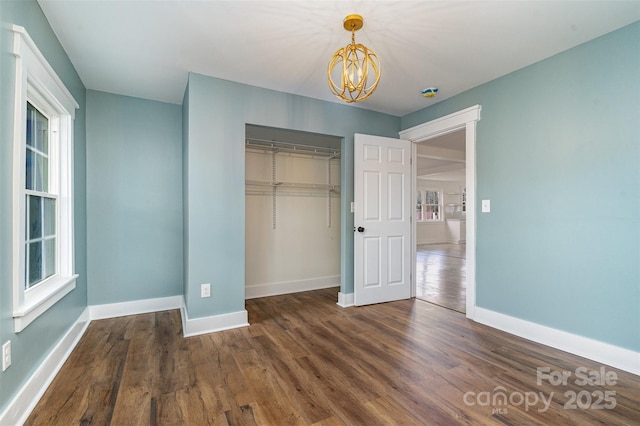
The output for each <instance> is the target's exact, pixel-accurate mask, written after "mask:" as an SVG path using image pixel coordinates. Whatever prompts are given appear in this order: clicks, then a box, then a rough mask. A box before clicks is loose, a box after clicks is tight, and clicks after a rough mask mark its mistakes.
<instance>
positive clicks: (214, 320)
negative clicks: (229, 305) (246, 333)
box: [180, 299, 249, 337]
mask: <svg viewBox="0 0 640 426" xmlns="http://www.w3.org/2000/svg"><path fill="white" fill-rule="evenodd" d="M180 314H181V315H182V335H183V337H191V336H198V335H200V334H207V333H213V332H215V331H224V330H230V329H232V328H240V327H248V326H249V314H248V312H247V311H246V309H243V310H241V311H237V312H229V313H226V314H220V315H213V316H210V317H201V318H191V319H190V318H189V315H188V314H187V306H186V304H185V302H184V299H183V301H182V307H181V308H180Z"/></svg>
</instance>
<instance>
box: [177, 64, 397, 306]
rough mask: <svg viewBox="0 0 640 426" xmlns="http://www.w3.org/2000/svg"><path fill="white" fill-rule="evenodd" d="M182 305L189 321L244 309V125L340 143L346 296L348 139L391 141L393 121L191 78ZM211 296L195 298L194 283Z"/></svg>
mask: <svg viewBox="0 0 640 426" xmlns="http://www.w3.org/2000/svg"><path fill="white" fill-rule="evenodd" d="M185 99H188V104H185V105H184V106H183V107H184V108H185V109H188V112H187V113H186V115H187V116H188V123H185V125H187V126H188V130H187V132H188V135H187V137H186V138H185V142H184V143H186V144H188V148H185V149H188V159H187V163H188V170H185V174H186V179H187V180H188V186H187V194H186V196H187V199H188V205H187V209H186V210H185V212H187V213H186V214H188V217H187V223H188V226H187V228H186V229H185V245H186V247H187V250H188V253H189V256H188V258H187V260H186V264H185V272H186V273H187V274H188V278H187V280H186V283H185V285H186V287H187V288H186V303H187V309H188V311H189V316H190V317H191V318H197V317H206V316H212V315H218V314H223V313H229V312H237V311H241V310H243V309H244V285H245V279H244V270H245V249H244V244H245V229H244V227H245V187H244V180H245V158H244V151H245V148H244V132H245V124H247V123H248V124H256V125H261V126H270V127H278V128H284V129H292V130H300V131H307V132H313V133H320V134H325V135H333V136H339V137H342V138H343V143H342V159H341V165H342V169H341V185H342V186H341V200H342V210H341V218H340V223H341V229H342V239H341V246H340V251H341V253H340V256H341V279H342V282H341V291H342V292H344V293H352V292H353V215H352V214H351V213H349V202H350V201H352V200H353V135H354V133H368V134H373V135H380V136H390V137H397V136H398V130H399V126H400V119H399V118H398V117H393V116H390V115H386V114H381V113H376V112H372V111H367V110H363V109H361V108H356V107H353V106H348V105H339V104H335V103H330V102H323V101H318V100H315V99H310V98H304V97H301V96H296V95H291V94H287V93H282V92H276V91H273V90H266V89H261V88H258V87H252V86H247V85H243V84H239V83H234V82H231V81H226V80H219V79H216V78H211V77H206V76H202V75H198V74H190V76H189V87H188V97H187V98H185ZM202 283H211V284H212V289H211V292H212V297H211V298H209V299H201V298H200V297H199V294H200V291H199V288H200V284H202Z"/></svg>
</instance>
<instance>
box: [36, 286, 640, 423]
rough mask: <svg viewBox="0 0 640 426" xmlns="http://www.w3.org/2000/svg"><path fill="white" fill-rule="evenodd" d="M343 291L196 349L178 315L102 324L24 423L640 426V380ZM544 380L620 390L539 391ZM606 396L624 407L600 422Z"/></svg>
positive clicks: (253, 309) (257, 308)
mask: <svg viewBox="0 0 640 426" xmlns="http://www.w3.org/2000/svg"><path fill="white" fill-rule="evenodd" d="M337 291H338V289H328V290H319V291H314V292H306V293H298V294H294V295H285V296H276V297H269V298H262V299H253V300H247V310H248V312H249V320H250V323H251V326H250V327H244V328H240V329H234V330H228V331H223V332H218V333H212V334H207V335H202V336H196V337H190V338H182V337H181V325H180V314H179V312H178V311H166V312H158V313H151V314H144V315H136V316H130V317H122V318H114V319H108V320H100V321H94V322H92V323H91V324H90V326H89V328H88V330H87V332H86V334H85V335H84V336H83V338H82V339H81V341H80V342H79V344H78V346H77V347H76V349H75V350H74V351H73V353H72V354H71V356H70V357H69V359H68V361H67V362H66V364H65V365H64V367H63V368H62V370H61V371H60V373H59V374H58V376H57V377H56V379H55V380H54V381H53V383H52V385H51V386H50V387H49V389H48V390H47V392H46V393H45V395H44V396H43V398H42V399H41V401H40V403H39V404H38V405H37V407H36V408H35V410H34V411H33V413H32V415H31V417H30V418H29V419H28V421H27V423H26V424H27V425H65V426H68V425H79V424H82V425H118V426H119V425H207V424H218V425H254V424H258V425H278V426H279V425H312V424H317V425H455V424H473V425H492V424H495V425H499V424H500V425H504V424H506V425H525V424H526V425H531V424H554V425H556V424H563V425H581V426H582V425H591V424H606V425H622V424H628V425H630V424H636V425H637V424H638V420H639V419H640V407H639V401H640V377H638V376H634V375H632V374H629V373H624V372H621V371H618V370H614V369H612V368H609V367H603V366H601V365H600V364H598V363H596V362H593V361H589V360H586V359H584V358H580V357H577V356H573V355H570V354H567V353H565V352H561V351H558V350H555V349H551V348H548V347H545V346H542V345H538V344H535V343H532V342H529V341H527V340H524V339H520V338H518V337H515V336H512V335H508V334H505V333H502V332H499V331H497V330H494V329H491V328H488V327H485V326H482V325H479V324H476V323H474V322H472V321H469V320H467V319H466V318H465V317H464V315H460V314H459V313H457V312H454V311H451V310H449V309H445V308H441V307H439V306H435V305H432V304H429V303H425V302H423V301H421V300H418V299H411V300H404V301H399V302H392V303H384V304H379V305H373V306H365V307H352V308H346V309H344V308H340V307H338V306H337V305H336V294H337ZM538 367H548V368H549V369H550V371H551V372H561V371H570V372H573V371H576V369H577V368H580V367H586V368H588V369H589V370H599V369H600V368H605V369H606V371H611V372H613V373H615V374H616V375H617V381H616V384H615V385H614V384H609V385H604V386H588V385H587V386H578V385H577V384H575V380H574V378H573V377H572V378H571V379H570V380H569V381H568V383H567V384H566V385H557V386H554V385H552V384H549V383H548V381H546V380H543V381H542V382H541V384H540V385H538V384H537V383H536V380H537V375H536V371H537V370H536V369H537V368H538ZM500 392H504V394H505V395H506V396H507V398H508V400H507V401H511V402H508V403H507V404H502V402H501V400H500V399H496V396H498V394H499V393H500ZM571 392H574V393H575V394H576V395H578V394H579V393H580V392H586V393H585V394H584V395H583V396H581V397H580V398H582V399H581V400H580V401H579V402H580V404H582V406H583V407H587V405H586V402H587V398H588V400H589V401H588V402H589V407H592V404H596V402H597V403H598V404H599V405H596V406H593V408H579V407H578V408H576V409H572V408H571V407H572V405H571V395H572V394H571ZM605 392H615V394H614V396H612V394H611V393H609V394H607V395H609V398H608V401H609V405H611V404H612V403H613V402H615V405H616V406H615V408H613V409H597V406H599V407H601V408H602V406H603V405H604V402H603V401H599V402H598V401H597V400H598V398H599V397H598V395H599V394H600V393H602V394H603V395H604V393H605ZM534 394H536V395H543V396H544V398H545V400H546V399H548V398H551V399H550V406H549V407H548V409H545V405H544V404H543V403H542V402H540V401H538V403H537V404H535V405H534V404H530V406H528V407H525V405H524V403H523V402H522V401H524V398H525V397H526V398H528V399H529V401H533V395H534ZM587 394H588V395H587ZM487 396H489V397H488V398H487ZM612 398H613V402H612V400H611V399H612ZM485 402H487V404H485ZM567 403H570V405H569V406H568V407H565V404H567Z"/></svg>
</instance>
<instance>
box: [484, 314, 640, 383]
mask: <svg viewBox="0 0 640 426" xmlns="http://www.w3.org/2000/svg"><path fill="white" fill-rule="evenodd" d="M474 320H475V321H477V322H479V323H481V324H484V325H488V326H489V327H493V328H497V329H498V330H502V331H505V332H507V333H510V334H515V335H516V336H520V337H522V338H525V339H527V340H531V341H534V342H536V343H540V344H543V345H547V346H551V347H553V348H556V349H560V350H562V351H566V352H569V353H572V354H574V355H578V356H581V357H584V358H588V359H590V360H593V361H597V362H601V363H603V364H606V365H609V366H611V367H614V368H619V369H620V370H624V371H628V372H629V373H633V374H637V375H640V352H635V351H632V350H630V349H625V348H621V347H619V346H615V345H612V344H609V343H605V342H601V341H599V340H594V339H590V338H588V337H583V336H578V335H576V334H572V333H569V332H566V331H562V330H557V329H555V328H551V327H547V326H544V325H540V324H536V323H533V322H530V321H525V320H522V319H520V318H515V317H512V316H509V315H505V314H501V313H499V312H495V311H491V310H488V309H484V308H480V307H476V312H475V318H474Z"/></svg>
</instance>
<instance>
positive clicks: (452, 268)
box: [416, 244, 467, 314]
mask: <svg viewBox="0 0 640 426" xmlns="http://www.w3.org/2000/svg"><path fill="white" fill-rule="evenodd" d="M466 250H467V245H466V244H421V245H419V246H418V247H417V249H416V297H417V298H419V299H422V300H425V301H427V302H429V303H435V304H436V305H439V306H444V307H445V308H449V309H453V310H454V311H458V312H461V313H463V314H464V313H465V312H466V311H467V306H466V301H467V275H466V274H467V254H466Z"/></svg>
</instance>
